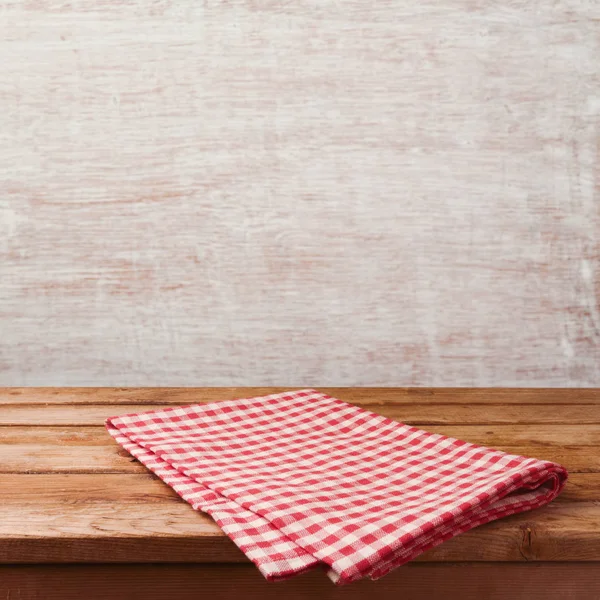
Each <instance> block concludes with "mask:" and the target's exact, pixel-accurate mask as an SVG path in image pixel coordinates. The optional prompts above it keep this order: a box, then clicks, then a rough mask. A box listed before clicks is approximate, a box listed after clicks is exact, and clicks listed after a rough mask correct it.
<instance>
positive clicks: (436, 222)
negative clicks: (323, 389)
mask: <svg viewBox="0 0 600 600" xmlns="http://www.w3.org/2000/svg"><path fill="white" fill-rule="evenodd" d="M599 56H600V5H599V4H598V3H597V2H596V1H595V0H583V1H579V0H560V1H559V2H553V3H548V2H544V1H542V0H536V1H534V2H528V1H526V0H511V1H509V2H500V3H495V2H482V1H478V0H456V1H454V0H452V1H451V0H444V1H441V2H440V1H439V0H426V1H423V2H418V3H414V2H408V1H407V0H380V1H377V2H364V1H359V0H348V1H347V2H337V1H334V0H320V1H318V2H317V1H313V0H302V1H298V2H292V3H289V2H283V1H279V0H265V1H263V2H256V1H253V0H233V1H230V2H221V1H216V0H203V1H196V0H161V1H159V2H144V1H143V0H106V1H102V2H86V1H83V0H75V1H73V2H65V1H62V0H7V1H5V2H3V3H2V4H1V5H0V57H1V59H0V108H1V110H0V276H1V277H0V279H1V285H0V384H4V385H44V384H45V385H66V384H70V385H194V384H196V385H270V384H274V385H321V384H329V385H400V384H402V385H479V386H480V385H505V386H506V385H535V386H538V385H549V386H555V385H569V386H586V385H594V384H598V383H599V382H600V350H599V348H600V343H599V342H600V309H599V298H600V290H599V283H598V282H599V281H600V278H599V277H598V266H599V256H600V249H599V246H598V240H600V210H599V207H600V197H599V194H600V167H599V165H600V160H599V155H600V150H599V147H600V146H599V143H600V142H599V140H600V118H599V111H600V92H599V90H600V61H599V60H598V57H599Z"/></svg>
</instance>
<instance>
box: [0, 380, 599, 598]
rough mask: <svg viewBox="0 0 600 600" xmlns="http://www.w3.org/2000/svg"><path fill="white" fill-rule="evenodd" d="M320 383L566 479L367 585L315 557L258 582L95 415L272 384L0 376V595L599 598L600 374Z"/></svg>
mask: <svg viewBox="0 0 600 600" xmlns="http://www.w3.org/2000/svg"><path fill="white" fill-rule="evenodd" d="M322 389H323V391H327V392H328V393H330V394H332V395H335V396H337V397H339V398H341V399H343V400H346V401H349V402H353V403H356V404H359V405H361V406H364V407H366V408H369V409H371V410H373V411H375V412H378V413H381V414H384V415H386V416H388V417H390V418H393V419H397V420H401V421H404V422H409V423H412V424H414V425H418V426H422V427H424V428H426V429H428V430H430V431H436V432H440V433H446V434H448V435H452V436H455V437H459V438H462V439H466V440H468V441H472V442H475V443H480V444H486V445H489V446H493V447H497V448H500V449H502V450H506V451H509V452H513V453H523V454H528V455H532V456H537V457H540V458H548V459H552V460H557V461H560V462H562V463H563V464H564V465H565V466H566V467H567V468H568V469H569V472H570V477H569V481H568V483H567V486H566V488H565V490H564V492H563V493H562V494H561V495H560V496H559V497H558V498H557V499H556V500H555V501H554V502H553V503H551V504H550V505H548V506H546V507H544V508H542V509H539V510H536V511H533V512H530V513H525V514H522V515H515V516H513V517H508V518H506V519H502V520H500V521H496V522H494V523H490V524H488V525H485V526H482V527H479V528H477V529H474V530H472V531H470V532H467V533H465V534H463V535H461V536H458V537H456V538H454V539H452V540H449V541H447V542H445V543H444V544H442V545H441V546H439V547H437V548H435V549H433V550H431V551H429V552H427V553H425V554H423V555H422V556H421V557H419V558H418V559H417V560H416V561H414V562H413V563H411V564H410V565H408V566H407V567H403V568H401V569H399V570H398V571H396V572H394V573H392V574H391V575H389V576H387V577H385V578H384V579H382V580H381V581H380V582H377V583H375V584H374V583H371V582H359V583H358V584H353V585H351V586H348V587H346V588H336V587H335V586H333V585H332V584H331V583H330V582H329V580H327V579H326V577H325V576H324V574H322V573H318V572H317V573H310V574H307V575H305V576H302V577H299V578H296V579H294V580H293V581H291V582H286V583H281V584H268V583H266V582H264V580H263V579H262V578H261V576H260V575H259V574H258V572H257V571H256V569H255V568H254V566H252V565H249V564H248V561H247V559H246V558H245V556H244V555H243V554H242V553H241V552H240V551H239V550H238V549H237V548H236V546H235V545H234V544H233V543H232V542H231V541H230V540H229V539H228V538H227V537H226V536H224V535H223V534H222V533H221V531H220V529H219V528H218V527H217V526H216V525H215V524H214V523H213V521H212V520H211V519H210V518H209V517H207V516H206V515H204V514H202V513H199V512H197V511H194V510H193V509H192V508H191V507H190V506H189V505H187V504H186V503H185V502H183V501H182V500H181V499H180V498H179V497H178V496H177V495H176V494H175V493H174V492H173V491H172V490H171V488H169V487H168V486H167V485H166V484H164V483H163V482H162V481H160V480H159V479H158V478H156V477H155V476H154V475H152V474H151V473H149V472H148V471H147V469H145V468H144V467H143V466H142V465H140V464H139V463H138V462H137V461H135V460H134V459H133V458H132V457H131V456H130V455H129V454H128V453H127V452H125V451H124V450H122V449H121V448H120V447H119V446H118V445H117V444H115V442H114V441H113V440H112V438H111V437H110V436H109V435H108V433H107V432H106V431H105V429H104V426H103V420H104V419H105V418H106V417H108V416H111V415H115V414H119V413H125V412H131V411H141V410H151V409H154V408H157V407H159V406H168V405H174V404H191V403H197V402H209V401H216V400H225V399H230V398H233V397H243V396H246V397H248V396H252V395H257V394H268V393H273V392H276V391H282V388H265V387H262V388H188V389H185V388H174V389H172V390H171V389H168V388H153V389H150V388H147V389H145V388H137V389H133V388H129V389H128V388H110V389H109V388H62V389H54V388H30V389H27V388H4V389H0V493H1V496H2V502H1V503H0V598H7V599H9V600H11V599H15V600H16V599H18V600H30V599H31V600H39V599H41V598H44V600H55V599H56V600H59V599H60V600H63V599H64V600H69V599H71V598H72V599H73V600H75V599H79V598H83V597H85V598H87V599H89V600H95V599H98V600H100V599H104V598H107V597H108V596H110V597H111V598H114V599H115V600H135V599H138V598H139V599H140V600H163V599H164V598H165V597H167V596H169V597H172V598H174V600H186V599H187V598H198V597H204V596H206V597H211V598H215V599H216V600H219V599H221V598H223V599H225V598H232V597H238V596H239V594H240V593H242V592H243V597H245V598H256V599H259V598H264V599H267V598H275V597H281V595H282V594H283V595H284V596H285V598H289V599H290V600H296V599H301V598H324V599H331V600H335V599H337V598H342V597H343V598H347V599H349V600H350V599H352V598H363V597H365V595H369V597H373V598H374V599H375V598H377V599H379V598H381V599H383V598H386V599H388V598H389V599H390V600H391V599H392V598H397V597H399V594H400V592H401V593H402V597H403V598H406V599H407V600H424V599H427V600H436V599H437V598H440V599H441V598H448V599H452V598H457V599H458V598H460V599H461V600H481V599H482V598H485V599H486V600H509V599H510V600H515V599H517V600H519V599H522V600H542V599H543V600H595V599H596V598H598V597H600V389H572V390H566V389H562V390H560V389H553V390H550V389H546V390H532V389H503V390H502V389H452V388H446V389H433V388H419V389H410V388H396V389H384V388H380V389H374V388H373V389H365V388H355V389H351V388H322ZM511 419H512V421H513V423H516V424H511V422H510V420H511ZM98 563H102V564H98ZM109 563H110V564H109Z"/></svg>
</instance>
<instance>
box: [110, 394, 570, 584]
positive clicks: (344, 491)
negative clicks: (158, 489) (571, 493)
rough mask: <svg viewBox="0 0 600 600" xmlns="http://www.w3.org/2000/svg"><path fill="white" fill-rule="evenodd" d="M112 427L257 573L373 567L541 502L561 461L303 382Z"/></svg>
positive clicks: (348, 574)
mask: <svg viewBox="0 0 600 600" xmlns="http://www.w3.org/2000/svg"><path fill="white" fill-rule="evenodd" d="M106 425H107V428H108V431H109V432H110V434H111V435H112V436H113V437H114V438H115V440H116V441H117V442H118V443H119V444H120V445H121V446H123V448H125V449H126V450H128V451H129V452H130V453H131V454H132V455H133V456H135V457H136V458H137V459H138V460H139V461H140V462H142V463H143V464H144V465H146V467H148V469H150V470H151V471H153V472H154V473H156V475H158V476H159V477H160V478H161V479H163V480H164V481H165V482H166V483H167V484H168V485H170V486H171V487H173V489H174V490H175V491H176V492H177V493H178V494H179V495H180V496H181V497H182V498H183V499H185V500H186V501H187V502H189V503H190V504H191V505H192V506H193V507H194V508H195V509H197V510H201V511H204V512H206V513H208V514H210V515H211V516H212V517H213V518H214V519H215V521H216V522H217V523H218V524H219V526H220V527H221V528H222V529H223V531H224V532H225V533H226V534H227V535H228V536H229V537H230V538H231V539H232V540H233V541H234V542H235V543H236V544H237V545H238V546H239V547H240V548H241V550H242V551H243V552H244V553H245V554H246V555H247V556H248V558H249V559H250V560H251V561H252V562H254V563H255V564H256V566H257V567H258V568H259V570H260V571H261V573H262V574H263V575H264V576H265V577H266V578H267V579H269V580H277V579H286V578H288V577H291V576H293V575H296V574H298V573H301V572H303V571H306V570H308V569H310V568H312V567H315V566H317V565H319V564H322V565H325V567H326V568H327V573H328V576H329V577H330V578H331V579H332V580H333V581H334V582H335V583H337V584H345V583H349V582H352V581H355V580H358V579H361V578H363V577H370V578H372V579H377V578H379V577H381V576H383V575H385V574H386V573H389V571H391V570H392V569H394V568H396V567H398V566H400V565H402V564H404V563H406V562H408V561H410V560H412V559H413V558H415V557H416V556H418V555H419V554H421V553H422V552H424V551H425V550H427V549H429V548H432V547H434V546H437V545H438V544H440V543H442V542H443V541H444V540H447V539H449V538H451V537H454V536H455V535H457V534H460V533H462V532H465V531H467V530H469V529H472V528H473V527H476V526H478V525H481V524H483V523H487V522H489V521H493V520H495V519H499V518H501V517H504V516H507V515H511V514H514V513H518V512H523V511H526V510H531V509H533V508H537V507H539V506H542V505H544V504H546V503H548V502H550V501H551V500H552V499H553V498H555V497H556V495H557V494H558V493H559V492H560V490H561V489H562V487H563V485H564V483H565V481H566V478H567V472H566V470H565V469H564V468H563V467H561V466H560V465H557V464H555V463H552V462H548V461H542V460H537V459H534V458H525V457H522V456H515V455H510V454H506V453H504V452H500V451H498V450H492V449H489V448H484V447H481V446H475V445H473V444H470V443H467V442H464V441H460V440H456V439H454V438H450V437H446V436H443V435H439V434H432V433H428V432H426V431H422V430H420V429H417V428H415V427H410V426H408V425H404V424H402V423H398V422H396V421H392V420H391V419H388V418H386V417H383V416H381V415H377V414H374V413H372V412H369V411H367V410H364V409H362V408H360V407H358V406H354V405H351V404H347V403H346V402H342V401H341V400H338V399H336V398H332V397H330V396H328V395H326V394H323V393H320V392H318V391H316V390H312V389H306V390H299V391H294V392H286V393H282V394H273V395H270V396H263V397H259V398H245V399H237V400H229V401H224V402H214V403H209V404H197V405H190V406H182V407H173V408H167V409H163V410H156V411H152V412H146V413H141V414H128V415H120V416H117V417H112V418H110V419H108V420H107V422H106Z"/></svg>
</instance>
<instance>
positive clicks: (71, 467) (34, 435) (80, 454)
mask: <svg viewBox="0 0 600 600" xmlns="http://www.w3.org/2000/svg"><path fill="white" fill-rule="evenodd" d="M585 427H590V426H585ZM428 429H429V430H432V431H433V430H435V431H437V432H439V433H445V434H447V435H452V436H454V437H458V438H461V439H465V440H468V441H471V442H473V443H478V444H486V445H489V446H492V447H494V448H497V449H499V450H503V451H505V452H509V453H510V454H520V455H523V456H534V457H536V458H540V459H543V460H552V461H554V462H558V463H560V464H562V465H564V466H565V467H566V468H567V469H569V470H570V471H571V472H599V471H600V447H599V446H598V445H593V442H594V441H595V440H596V438H597V435H593V434H592V433H589V432H588V433H587V434H586V432H585V431H583V432H581V431H579V430H578V428H576V427H575V426H565V427H564V428H557V427H550V426H542V425H540V426H537V427H536V428H535V438H534V439H533V440H532V439H531V438H533V433H532V432H531V428H529V427H526V426H523V427H522V428H521V429H519V428H517V427H510V426H507V425H496V426H493V427H492V426H478V425H472V426H469V425H464V426H435V427H433V426H432V427H428ZM563 430H564V431H563ZM577 442H580V444H579V445H578V444H577ZM0 456H1V457H2V459H1V460H0V473H13V472H16V473H22V472H28V473H40V472H41V473H43V472H64V473H136V472H137V473H141V472H145V470H146V469H145V467H143V466H142V465H140V464H139V463H138V462H137V461H136V460H135V459H133V457H131V455H130V454H129V453H128V452H126V451H125V450H124V449H122V448H121V447H120V446H118V445H117V444H116V443H115V442H114V440H113V439H112V438H111V437H110V436H109V435H108V433H107V432H106V431H105V430H104V428H102V427H84V428H79V429H75V428H68V427H67V428H60V427H0Z"/></svg>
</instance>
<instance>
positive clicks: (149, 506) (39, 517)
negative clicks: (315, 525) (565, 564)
mask: <svg viewBox="0 0 600 600" xmlns="http://www.w3.org/2000/svg"><path fill="white" fill-rule="evenodd" d="M599 532H600V504H599V503H598V502H567V503H560V504H558V503H557V504H554V503H553V504H550V505H548V506H545V507H543V508H540V509H538V510H536V511H535V513H522V514H520V515H513V516H510V517H506V518H504V519H502V520H500V521H495V522H493V523H489V524H487V525H485V526H482V527H478V528H475V529H472V530H470V531H468V532H466V533H463V534H461V535H460V536H457V537H455V538H452V539H450V540H447V541H445V542H444V543H443V544H441V545H440V546H437V547H436V548H433V549H431V550H428V551H427V552H425V553H423V554H422V555H420V556H419V557H418V558H417V559H416V560H418V561H425V562H430V561H433V562H439V561H480V562H487V561H507V562H521V561H591V562H598V561H599V560H600V535H599ZM247 560H248V559H247V558H246V557H245V556H244V554H242V552H241V551H240V550H239V548H237V546H235V545H234V544H233V542H232V541H231V540H230V539H229V538H228V537H227V536H225V535H224V534H223V533H222V532H221V529H220V528H219V527H218V525H216V524H215V523H214V522H213V521H212V519H210V517H208V516H207V515H205V514H203V513H200V512H197V511H194V510H193V509H192V508H191V506H190V505H189V504H187V503H185V502H183V501H182V502H178V503H173V502H155V503H140V502H126V501H122V500H119V501H115V502H108V501H103V502H102V501H95V502H90V503H87V502H81V503H71V504H66V503H64V502H56V501H51V500H48V501H44V500H43V499H41V500H40V501H39V502H37V503H29V504H23V505H20V506H18V505H16V504H14V503H9V504H2V505H0V563H60V562H66V563H70V562H77V563H80V562H81V563H85V562H245V561H247Z"/></svg>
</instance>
